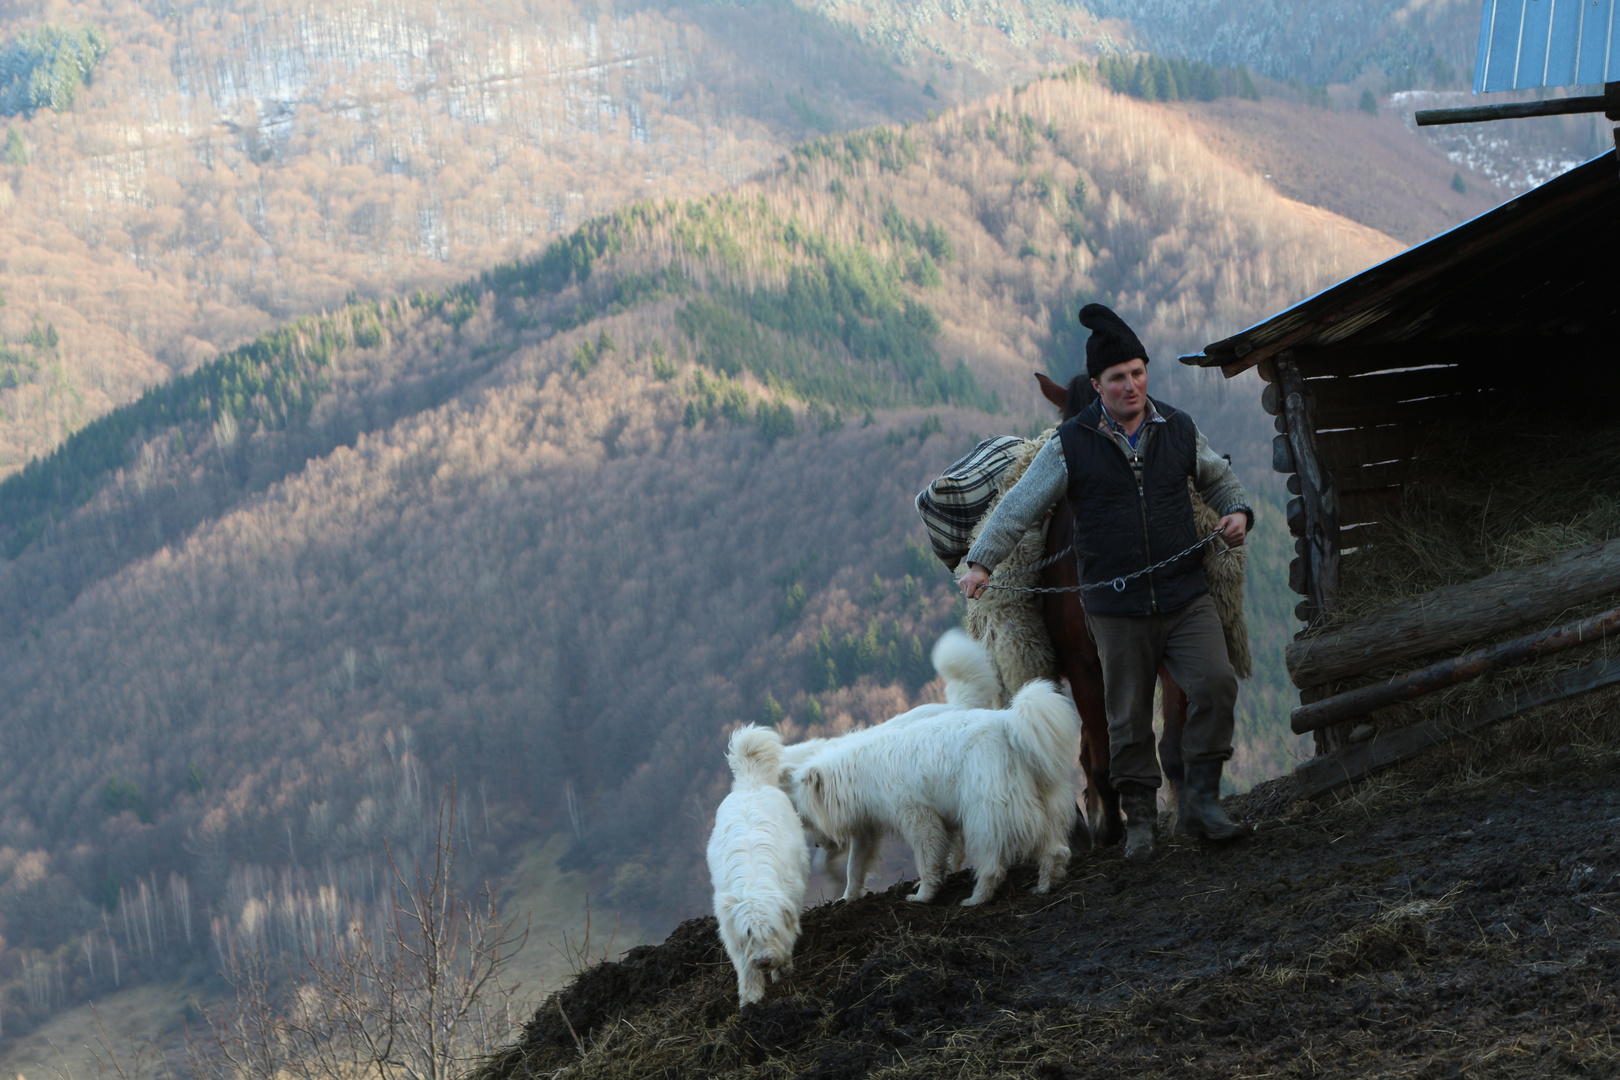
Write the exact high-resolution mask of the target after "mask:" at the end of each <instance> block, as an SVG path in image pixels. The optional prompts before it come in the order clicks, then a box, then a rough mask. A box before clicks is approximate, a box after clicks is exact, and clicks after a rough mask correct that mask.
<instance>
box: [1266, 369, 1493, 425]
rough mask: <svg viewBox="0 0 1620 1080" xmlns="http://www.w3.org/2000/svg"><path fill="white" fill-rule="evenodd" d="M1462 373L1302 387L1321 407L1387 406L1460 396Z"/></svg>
mask: <svg viewBox="0 0 1620 1080" xmlns="http://www.w3.org/2000/svg"><path fill="white" fill-rule="evenodd" d="M1463 370H1464V369H1462V368H1457V367H1439V368H1423V369H1421V370H1418V371H1386V372H1380V373H1379V374H1377V375H1358V376H1356V377H1355V378H1347V377H1342V376H1341V377H1335V378H1325V379H1310V378H1308V379H1306V380H1305V385H1306V387H1308V388H1309V389H1310V391H1311V392H1312V393H1313V394H1315V395H1316V397H1317V401H1318V402H1319V403H1321V404H1326V403H1327V402H1328V401H1332V402H1333V403H1334V404H1341V403H1342V404H1345V405H1380V404H1382V405H1387V404H1389V403H1390V402H1395V401H1412V400H1414V399H1416V398H1429V397H1446V396H1448V395H1451V394H1460V393H1462V392H1463V391H1464V390H1465V389H1467V388H1468V383H1466V382H1465V381H1464V377H1463V374H1462V373H1463ZM1272 415H1276V414H1275V413H1274V414H1272Z"/></svg>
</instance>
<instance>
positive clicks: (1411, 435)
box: [1316, 424, 1429, 471]
mask: <svg viewBox="0 0 1620 1080" xmlns="http://www.w3.org/2000/svg"><path fill="white" fill-rule="evenodd" d="M1428 437H1429V431H1428V429H1427V428H1426V427H1424V426H1423V425H1421V424H1405V425H1402V426H1400V427H1380V428H1354V429H1352V430H1350V431H1323V432H1318V433H1317V436H1316V446H1317V450H1318V453H1319V456H1320V460H1321V462H1322V465H1323V467H1324V468H1326V469H1328V470H1330V471H1331V470H1333V469H1342V468H1344V467H1346V466H1349V465H1367V464H1371V463H1375V462H1380V461H1396V460H1399V459H1401V458H1409V457H1411V456H1412V455H1413V454H1415V453H1416V452H1417V450H1418V448H1419V447H1420V446H1422V445H1423V443H1424V441H1425V440H1427V439H1428Z"/></svg>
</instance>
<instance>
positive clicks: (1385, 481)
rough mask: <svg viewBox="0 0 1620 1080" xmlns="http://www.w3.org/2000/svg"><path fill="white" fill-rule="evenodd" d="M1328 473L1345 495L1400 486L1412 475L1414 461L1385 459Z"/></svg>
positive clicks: (1335, 488)
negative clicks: (1372, 463) (1377, 462)
mask: <svg viewBox="0 0 1620 1080" xmlns="http://www.w3.org/2000/svg"><path fill="white" fill-rule="evenodd" d="M1328 474H1329V475H1330V476H1332V477H1333V489H1334V490H1335V491H1337V492H1338V493H1339V494H1340V496H1343V495H1347V494H1349V493H1350V492H1352V491H1376V490H1377V489H1379V488H1387V487H1399V486H1400V485H1402V484H1404V483H1406V481H1407V479H1408V478H1409V477H1410V476H1411V475H1412V462H1411V461H1410V460H1404V461H1385V462H1380V463H1379V464H1377V465H1345V466H1341V467H1340V468H1337V469H1330V470H1328ZM1296 494H1297V492H1296Z"/></svg>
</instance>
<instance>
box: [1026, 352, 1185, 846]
mask: <svg viewBox="0 0 1620 1080" xmlns="http://www.w3.org/2000/svg"><path fill="white" fill-rule="evenodd" d="M1035 378H1036V379H1038V380H1039V381H1040V384H1041V393H1042V394H1043V395H1045V397H1046V400H1048V401H1050V402H1051V403H1052V404H1053V405H1056V406H1057V407H1058V411H1059V412H1061V413H1062V414H1063V419H1064V420H1067V419H1069V418H1070V417H1072V416H1077V415H1078V414H1079V413H1080V412H1081V411H1082V410H1084V409H1085V408H1086V407H1087V406H1088V405H1090V404H1091V402H1092V401H1094V400H1095V399H1096V392H1095V391H1094V390H1092V388H1091V381H1090V380H1089V379H1087V378H1086V377H1085V376H1084V375H1077V376H1075V378H1074V380H1073V381H1072V382H1070V383H1069V385H1068V387H1067V388H1064V387H1062V386H1059V385H1058V384H1057V383H1055V382H1053V381H1052V380H1051V379H1048V378H1047V377H1046V376H1045V375H1036V376H1035ZM1074 540H1075V534H1074V514H1073V513H1072V512H1071V511H1070V509H1069V501H1068V500H1067V499H1060V500H1058V502H1057V504H1056V505H1055V506H1053V507H1052V519H1051V523H1050V524H1049V525H1048V526H1047V529H1046V558H1048V559H1052V560H1055V561H1053V562H1051V563H1050V564H1049V565H1048V566H1047V567H1046V569H1045V570H1043V571H1042V572H1041V585H1042V586H1044V587H1047V588H1061V587H1069V588H1073V587H1074V586H1078V585H1079V584H1080V572H1079V562H1078V560H1077V559H1075V558H1072V557H1068V558H1060V557H1059V556H1060V555H1063V554H1064V553H1066V552H1068V551H1069V550H1070V548H1071V546H1072V545H1073V543H1074ZM1080 596H1081V594H1080V593H1079V592H1078V591H1075V592H1063V593H1047V594H1046V595H1044V596H1043V597H1041V599H1042V601H1043V614H1044V616H1045V619H1046V632H1047V633H1048V634H1049V635H1050V636H1051V638H1052V650H1053V652H1055V653H1056V654H1057V661H1058V667H1059V668H1060V669H1061V670H1062V672H1063V675H1064V677H1065V678H1067V679H1068V680H1069V691H1070V693H1072V694H1073V695H1074V704H1075V708H1077V709H1079V710H1080V771H1081V772H1082V773H1084V774H1085V778H1086V797H1085V818H1086V828H1087V830H1088V831H1089V832H1090V833H1091V844H1092V846H1093V847H1105V846H1107V845H1109V844H1114V843H1118V842H1119V840H1120V838H1121V837H1122V836H1124V833H1125V826H1124V822H1123V821H1122V820H1121V818H1120V814H1119V792H1118V791H1116V790H1115V788H1114V785H1113V784H1112V783H1111V782H1110V781H1109V779H1108V710H1107V707H1106V706H1105V704H1104V701H1103V676H1102V661H1101V660H1100V659H1099V658H1098V656H1097V646H1096V644H1095V643H1094V642H1093V641H1092V640H1091V634H1090V633H1089V632H1088V631H1087V630H1086V611H1085V608H1084V607H1083V606H1082V605H1081V603H1080ZM1159 686H1160V688H1161V689H1162V690H1163V705H1164V732H1163V734H1162V735H1160V737H1159V764H1160V766H1161V767H1162V768H1163V770H1164V778H1165V781H1166V782H1167V783H1168V784H1169V785H1170V793H1171V799H1170V805H1171V807H1172V808H1175V807H1178V806H1180V804H1181V784H1182V778H1183V763H1182V759H1181V729H1182V726H1183V725H1184V724H1185V723H1186V722H1187V695H1186V694H1185V693H1183V692H1182V689H1181V687H1179V686H1177V685H1176V683H1175V680H1174V679H1172V678H1170V673H1169V672H1168V671H1166V670H1164V669H1163V668H1160V669H1159ZM1173 812H1174V809H1172V813H1173Z"/></svg>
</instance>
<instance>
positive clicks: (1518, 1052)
mask: <svg viewBox="0 0 1620 1080" xmlns="http://www.w3.org/2000/svg"><path fill="white" fill-rule="evenodd" d="M1287 792H1288V786H1287V782H1286V781H1284V782H1281V783H1278V784H1275V785H1269V786H1266V787H1264V788H1263V789H1259V790H1257V791H1256V792H1254V793H1252V794H1251V795H1249V796H1245V797H1243V798H1242V799H1235V800H1231V801H1230V802H1229V805H1230V806H1231V807H1232V808H1233V810H1234V811H1235V812H1237V813H1240V814H1244V815H1246V816H1248V817H1249V818H1250V819H1251V820H1255V819H1262V820H1263V822H1264V823H1263V825H1262V828H1261V830H1260V831H1259V832H1258V833H1257V834H1256V835H1255V837H1254V838H1253V839H1251V840H1248V841H1243V842H1239V843H1237V844H1235V845H1232V846H1230V847H1226V848H1216V847H1212V846H1207V845H1203V844H1201V843H1198V842H1194V841H1190V840H1178V841H1175V842H1173V843H1172V844H1171V845H1170V846H1169V850H1168V851H1166V852H1165V853H1164V854H1162V855H1161V856H1160V858H1158V859H1157V860H1156V861H1154V862H1153V863H1151V864H1149V865H1147V866H1134V865H1131V864H1129V863H1126V862H1125V861H1124V860H1123V859H1122V858H1120V856H1119V854H1118V851H1117V849H1115V850H1112V851H1103V852H1093V853H1089V854H1081V855H1080V856H1078V857H1077V858H1076V859H1075V860H1074V862H1073V864H1072V865H1071V867H1070V878H1069V880H1067V881H1066V882H1064V883H1063V885H1062V886H1061V887H1060V888H1058V889H1055V890H1054V891H1053V892H1052V893H1051V894H1050V895H1047V896H1034V895H1031V894H1030V892H1029V888H1030V886H1031V884H1032V881H1033V873H1032V871H1030V870H1028V869H1025V870H1024V871H1022V872H1021V873H1020V872H1015V873H1014V874H1013V875H1012V876H1011V880H1010V883H1009V886H1008V887H1007V888H1005V889H1004V890H1003V891H1002V893H1001V895H1000V896H999V897H998V898H997V899H996V900H995V901H993V902H992V903H990V904H987V905H985V906H984V907H982V908H977V909H973V908H962V907H960V906H958V903H957V902H958V901H960V900H961V899H962V898H964V897H965V896H967V894H968V893H969V891H970V889H971V880H970V877H969V875H968V874H965V873H964V874H958V875H956V876H955V877H953V878H952V879H951V882H950V886H949V888H948V889H947V890H946V892H945V893H944V897H943V900H942V902H940V903H936V904H931V905H926V906H924V905H918V904H911V903H908V902H907V901H906V900H905V896H906V894H907V893H908V892H909V891H910V886H909V885H900V886H896V887H895V888H892V889H890V890H889V891H887V892H885V893H881V894H877V895H873V896H869V897H866V898H863V899H862V900H860V901H858V902H856V903H854V904H848V905H846V904H841V903H835V904H827V905H823V906H821V907H818V908H815V909H813V910H811V911H809V912H807V913H806V915H805V919H804V932H803V936H802V937H801V939H800V941H799V947H798V950H797V953H796V955H795V963H796V967H797V970H796V971H795V972H794V974H792V975H790V976H786V977H784V978H783V980H782V982H781V983H779V984H777V985H776V986H774V987H772V988H771V989H770V990H769V991H768V993H767V996H766V999H765V1001H764V1002H762V1003H761V1004H759V1005H757V1006H750V1007H748V1008H745V1009H742V1010H740V1011H739V1010H738V1008H737V1003H736V1000H737V999H736V981H735V977H734V976H733V974H732V970H731V966H730V964H729V963H728V962H727V960H726V956H725V952H724V950H723V949H722V948H721V947H720V944H719V941H718V939H717V938H716V936H715V932H714V920H713V919H695V920H692V921H690V922H687V923H684V924H682V925H681V927H680V928H679V929H677V930H676V931H675V933H674V935H672V936H671V937H670V939H669V941H667V942H665V943H664V944H663V945H660V946H657V947H648V948H640V949H635V950H633V951H631V952H630V953H628V954H627V955H626V956H625V957H624V959H623V960H621V961H619V962H618V963H610V964H603V965H600V966H599V967H596V968H594V969H592V970H590V971H588V972H586V973H585V974H584V975H582V976H581V977H580V978H579V979H578V980H577V981H576V982H575V983H573V984H572V985H571V986H570V987H569V988H568V989H566V990H564V991H562V992H561V993H559V994H557V995H555V996H553V997H552V999H551V1000H549V1001H548V1002H547V1003H546V1005H545V1006H544V1007H543V1008H542V1009H541V1010H540V1011H539V1012H538V1013H537V1014H536V1016H535V1018H534V1020H533V1021H532V1022H531V1023H530V1025H529V1027H528V1029H527V1031H526V1033H525V1037H524V1039H523V1040H522V1041H521V1042H520V1043H519V1044H518V1045H516V1046H513V1047H511V1048H510V1049H508V1050H507V1051H506V1052H505V1053H503V1054H501V1055H500V1056H499V1057H497V1058H496V1059H495V1060H494V1061H492V1062H491V1063H490V1065H489V1067H488V1068H487V1069H486V1071H485V1074H484V1076H483V1077H482V1078H481V1080H530V1078H540V1077H548V1078H549V1077H553V1076H565V1077H590V1078H592V1080H596V1078H607V1077H671V1078H673V1077H724V1076H732V1077H781V1078H784V1080H787V1078H796V1080H842V1078H846V1077H862V1076H867V1075H871V1074H873V1073H876V1072H879V1071H881V1072H882V1075H883V1076H884V1077H918V1078H922V1077H929V1078H933V1077H967V1078H975V1077H1020V1078H1022V1077H1045V1078H1057V1077H1070V1076H1073V1077H1079V1076H1087V1077H1090V1076H1116V1075H1123V1076H1160V1075H1172V1074H1173V1075H1175V1076H1177V1077H1178V1078H1198V1077H1217V1076H1218V1077H1230V1076H1296V1075H1297V1076H1344V1077H1351V1076H1354V1077H1363V1076H1385V1075H1401V1076H1424V1077H1443V1076H1468V1077H1486V1076H1502V1077H1508V1076H1513V1077H1517V1076H1548V1075H1557V1076H1562V1075H1568V1076H1617V1075H1620V1041H1617V1035H1620V940H1617V939H1620V774H1617V773H1615V772H1613V771H1610V772H1606V773H1604V774H1602V775H1598V776H1595V777H1591V778H1588V779H1584V780H1571V781H1569V782H1567V783H1564V784H1561V785H1556V786H1546V787H1537V788H1529V787H1519V788H1514V789H1512V790H1495V791H1492V792H1488V793H1479V794H1469V795H1462V796H1453V797H1448V798H1440V799H1431V800H1429V801H1426V802H1422V803H1420V804H1415V805H1408V806H1401V807H1396V808H1389V809H1384V810H1382V811H1379V810H1371V811H1369V810H1368V809H1366V807H1365V806H1356V805H1351V804H1346V805H1344V806H1341V807H1337V808H1333V809H1327V810H1323V809H1320V808H1317V807H1312V806H1309V805H1307V804H1299V803H1294V804H1292V805H1290V802H1291V800H1290V799H1289V797H1288V794H1287ZM1279 812H1280V816H1278V814H1279Z"/></svg>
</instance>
